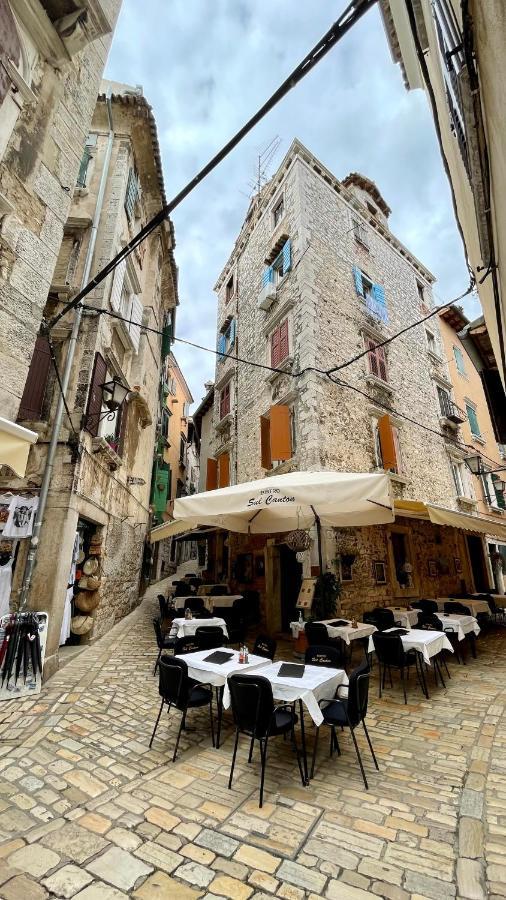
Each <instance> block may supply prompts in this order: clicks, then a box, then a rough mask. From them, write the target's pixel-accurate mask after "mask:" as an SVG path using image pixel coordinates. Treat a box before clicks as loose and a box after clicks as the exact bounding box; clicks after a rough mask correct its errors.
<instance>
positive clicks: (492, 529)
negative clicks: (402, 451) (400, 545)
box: [395, 500, 506, 541]
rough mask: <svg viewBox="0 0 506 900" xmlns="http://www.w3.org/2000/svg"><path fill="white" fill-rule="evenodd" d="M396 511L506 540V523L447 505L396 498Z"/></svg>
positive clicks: (403, 514) (400, 513) (415, 517)
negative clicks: (450, 507) (449, 507)
mask: <svg viewBox="0 0 506 900" xmlns="http://www.w3.org/2000/svg"><path fill="white" fill-rule="evenodd" d="M395 512H396V514H397V515H398V516H407V517H408V518H411V519H425V520H428V521H430V522H432V523H433V524H434V525H447V526H449V527H450V528H464V529H465V530H466V531H477V532H478V533H479V534H489V535H493V536H494V537H498V538H501V540H503V541H506V523H505V522H504V521H498V520H497V519H492V518H489V517H488V516H473V515H471V514H470V513H462V512H457V511H456V510H454V509H448V508H447V507H445V506H436V505H435V504H433V503H423V502H422V501H421V500H396V501H395Z"/></svg>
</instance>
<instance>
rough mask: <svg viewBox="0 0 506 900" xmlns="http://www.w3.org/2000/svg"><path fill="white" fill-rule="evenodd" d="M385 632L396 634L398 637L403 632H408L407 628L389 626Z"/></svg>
mask: <svg viewBox="0 0 506 900" xmlns="http://www.w3.org/2000/svg"><path fill="white" fill-rule="evenodd" d="M386 633H387V634H398V635H399V637H402V636H403V634H409V631H408V630H407V628H389V629H388V632H386Z"/></svg>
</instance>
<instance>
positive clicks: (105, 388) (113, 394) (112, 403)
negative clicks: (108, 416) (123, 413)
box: [102, 377, 130, 413]
mask: <svg viewBox="0 0 506 900" xmlns="http://www.w3.org/2000/svg"><path fill="white" fill-rule="evenodd" d="M129 393H130V388H128V387H125V385H124V384H122V383H121V381H120V380H119V379H118V378H116V377H114V378H113V380H112V381H106V382H105V384H103V385H102V397H103V402H104V405H105V406H107V409H108V410H109V412H111V413H114V412H116V410H118V409H119V408H120V406H121V405H122V404H123V403H124V401H125V399H126V397H127V394H129Z"/></svg>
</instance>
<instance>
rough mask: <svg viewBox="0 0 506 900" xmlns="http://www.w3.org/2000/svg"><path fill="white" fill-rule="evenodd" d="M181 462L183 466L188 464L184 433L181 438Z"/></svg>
mask: <svg viewBox="0 0 506 900" xmlns="http://www.w3.org/2000/svg"><path fill="white" fill-rule="evenodd" d="M179 464H180V465H181V466H185V465H186V438H185V436H184V434H182V435H181V437H180V439H179Z"/></svg>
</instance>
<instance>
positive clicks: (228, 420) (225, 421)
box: [215, 412, 234, 431]
mask: <svg viewBox="0 0 506 900" xmlns="http://www.w3.org/2000/svg"><path fill="white" fill-rule="evenodd" d="M233 421H234V414H233V413H232V412H229V413H227V414H226V416H223V418H222V419H220V421H219V422H218V423H217V425H216V426H215V427H216V431H225V428H227V427H228V426H230V425H232V422H233Z"/></svg>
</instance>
